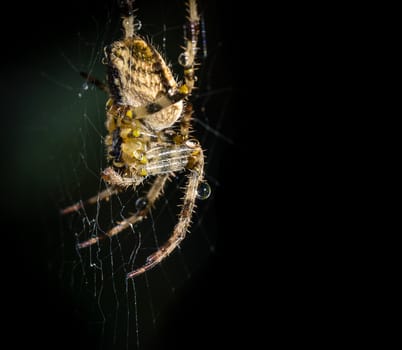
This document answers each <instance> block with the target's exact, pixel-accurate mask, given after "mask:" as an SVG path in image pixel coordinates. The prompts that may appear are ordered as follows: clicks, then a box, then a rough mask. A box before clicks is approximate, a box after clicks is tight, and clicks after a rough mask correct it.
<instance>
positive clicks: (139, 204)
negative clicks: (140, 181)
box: [135, 197, 148, 211]
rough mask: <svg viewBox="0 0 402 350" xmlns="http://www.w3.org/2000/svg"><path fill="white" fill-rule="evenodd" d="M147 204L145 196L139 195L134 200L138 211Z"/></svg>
mask: <svg viewBox="0 0 402 350" xmlns="http://www.w3.org/2000/svg"><path fill="white" fill-rule="evenodd" d="M147 205H148V199H146V198H145V197H140V198H138V199H137V200H136V201H135V207H136V208H137V210H138V211H140V210H143V209H145V208H146V206H147Z"/></svg>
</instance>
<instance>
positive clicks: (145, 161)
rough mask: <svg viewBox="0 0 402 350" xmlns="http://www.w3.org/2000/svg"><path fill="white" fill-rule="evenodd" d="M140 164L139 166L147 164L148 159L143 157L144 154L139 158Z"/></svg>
mask: <svg viewBox="0 0 402 350" xmlns="http://www.w3.org/2000/svg"><path fill="white" fill-rule="evenodd" d="M140 163H141V164H147V163H148V159H147V157H145V155H144V154H143V155H142V156H141V158H140Z"/></svg>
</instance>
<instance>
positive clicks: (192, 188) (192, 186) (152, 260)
mask: <svg viewBox="0 0 402 350" xmlns="http://www.w3.org/2000/svg"><path fill="white" fill-rule="evenodd" d="M194 153H196V155H194V160H193V166H192V168H191V171H190V173H189V175H188V182H187V185H186V192H185V195H184V199H183V205H182V207H181V211H180V214H179V220H178V222H177V224H176V226H175V228H174V229H173V234H172V235H171V237H170V238H169V239H168V241H167V242H166V243H165V244H164V245H163V246H162V247H160V248H159V249H158V250H157V251H156V252H155V253H153V254H152V255H150V256H148V258H147V259H146V262H145V264H144V265H143V266H141V267H139V268H138V269H136V270H134V271H132V272H130V273H128V274H127V278H133V277H136V276H138V275H141V274H143V273H144V272H146V271H148V270H150V269H152V268H153V267H154V266H156V265H157V264H159V263H160V262H161V261H162V260H164V259H165V258H166V257H167V256H168V255H169V254H170V253H172V252H173V251H174V250H175V249H176V247H177V246H178V245H179V244H180V242H181V241H182V240H183V239H184V238H185V237H186V234H187V230H188V228H189V226H190V224H191V217H192V213H193V211H194V207H195V200H196V198H197V189H198V185H199V184H200V183H201V182H202V180H203V169H204V156H203V153H202V149H201V148H197V149H196V152H194ZM191 163H192V162H191V161H190V162H189V164H191Z"/></svg>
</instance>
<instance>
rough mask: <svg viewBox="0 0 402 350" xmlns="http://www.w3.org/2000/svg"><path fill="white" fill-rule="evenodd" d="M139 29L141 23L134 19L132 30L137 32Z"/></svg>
mask: <svg viewBox="0 0 402 350" xmlns="http://www.w3.org/2000/svg"><path fill="white" fill-rule="evenodd" d="M141 28H142V22H141V21H140V20H138V19H136V20H135V23H134V30H135V31H138V30H140V29H141Z"/></svg>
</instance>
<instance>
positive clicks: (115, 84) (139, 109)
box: [62, 0, 209, 278]
mask: <svg viewBox="0 0 402 350" xmlns="http://www.w3.org/2000/svg"><path fill="white" fill-rule="evenodd" d="M187 9H188V17H187V21H188V23H187V30H186V33H187V35H186V37H185V44H186V45H185V47H184V49H185V50H184V52H183V53H182V54H181V55H180V57H179V62H180V63H181V65H182V66H183V68H184V82H181V83H179V82H177V81H176V80H175V79H174V77H173V74H172V72H171V70H170V68H169V67H168V66H167V64H166V63H165V61H164V60H163V58H162V57H161V55H160V54H159V53H158V51H157V50H156V49H155V48H154V47H153V46H152V45H151V44H149V43H148V42H147V41H146V40H144V39H143V38H141V37H140V36H139V35H138V34H137V33H136V32H135V30H134V27H135V26H134V16H133V11H132V2H131V1H127V2H126V12H125V15H124V16H123V28H124V32H125V34H124V37H123V38H122V39H121V40H118V41H115V42H113V43H112V44H111V45H110V46H108V47H107V48H106V49H105V59H104V63H105V64H106V65H107V82H108V88H106V89H105V90H107V92H108V93H109V95H110V98H109V100H108V101H107V103H106V129H107V132H108V134H107V136H106V137H105V144H106V151H107V157H108V160H109V164H110V166H109V167H108V168H106V169H105V170H104V171H103V172H102V177H103V179H104V180H105V182H106V183H107V184H108V188H107V189H106V190H105V191H103V192H101V193H99V194H98V195H96V196H94V197H92V198H90V199H89V200H88V201H87V203H95V202H97V201H99V200H102V199H105V198H108V197H110V196H111V195H113V194H116V193H118V192H120V191H122V190H126V189H128V188H136V187H137V186H139V185H140V184H142V183H143V182H144V180H146V179H149V178H153V184H152V185H151V187H150V189H149V190H148V193H147V194H146V196H145V198H142V199H141V203H142V204H141V206H140V207H137V212H136V213H135V214H134V215H132V216H131V217H129V218H127V219H125V220H123V221H122V222H120V223H118V224H117V225H116V226H115V227H113V228H112V229H110V230H109V231H108V232H107V233H106V234H105V235H104V236H97V237H92V238H90V239H88V240H87V241H84V242H82V243H80V244H79V248H84V247H88V246H90V245H92V244H94V243H97V242H99V241H100V240H101V239H103V238H105V237H112V236H114V235H116V234H118V233H119V232H121V231H123V230H125V229H127V228H128V227H131V226H132V225H133V224H134V223H137V222H139V221H141V220H143V219H144V218H145V217H146V215H147V214H148V212H149V210H150V208H151V207H152V206H153V205H154V203H155V201H156V200H157V198H158V197H160V196H161V194H162V192H163V188H164V185H165V183H166V181H167V180H168V178H169V176H170V174H172V173H175V172H179V171H183V170H187V177H188V180H187V184H186V188H185V194H184V198H183V204H182V208H181V211H180V214H179V217H178V222H177V224H176V226H175V228H174V230H173V233H172V235H171V237H170V238H169V239H168V241H167V242H166V243H165V244H164V245H163V246H161V247H160V248H159V249H158V250H157V251H156V252H155V253H154V254H152V255H151V256H149V257H148V258H147V260H146V262H145V264H144V265H143V266H141V267H139V268H138V269H136V270H134V271H132V272H130V273H129V274H128V278H131V277H134V276H137V275H139V274H142V273H143V272H145V271H147V270H149V269H150V268H152V267H153V266H155V265H157V264H158V263H159V262H160V261H162V260H163V259H164V258H166V257H167V256H168V255H169V254H170V253H171V252H172V251H173V250H174V249H175V248H176V247H177V246H178V245H179V243H180V242H181V241H182V240H183V239H184V238H185V236H186V233H187V231H188V229H189V226H190V223H191V216H192V213H193V210H194V207H195V200H196V198H197V190H198V188H199V187H200V185H202V186H201V187H202V192H203V193H204V197H206V196H205V193H206V194H207V195H208V194H209V188H208V187H206V186H207V185H206V183H205V182H204V180H203V171H204V156H203V151H202V148H201V146H200V144H199V142H198V141H197V140H196V139H194V138H190V136H189V134H190V126H191V115H192V106H191V104H190V102H189V101H188V98H189V96H190V95H191V92H192V90H193V87H194V82H195V75H194V72H195V64H196V63H195V57H196V52H197V39H198V32H199V16H198V12H197V8H196V2H195V0H189V2H188V4H187ZM99 85H100V84H99ZM206 188H207V190H205V189H206ZM83 205H84V203H82V202H80V203H77V204H74V205H72V206H70V207H68V208H65V209H64V210H62V213H63V214H66V213H69V212H72V211H76V210H79V209H80V208H82V206H83Z"/></svg>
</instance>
